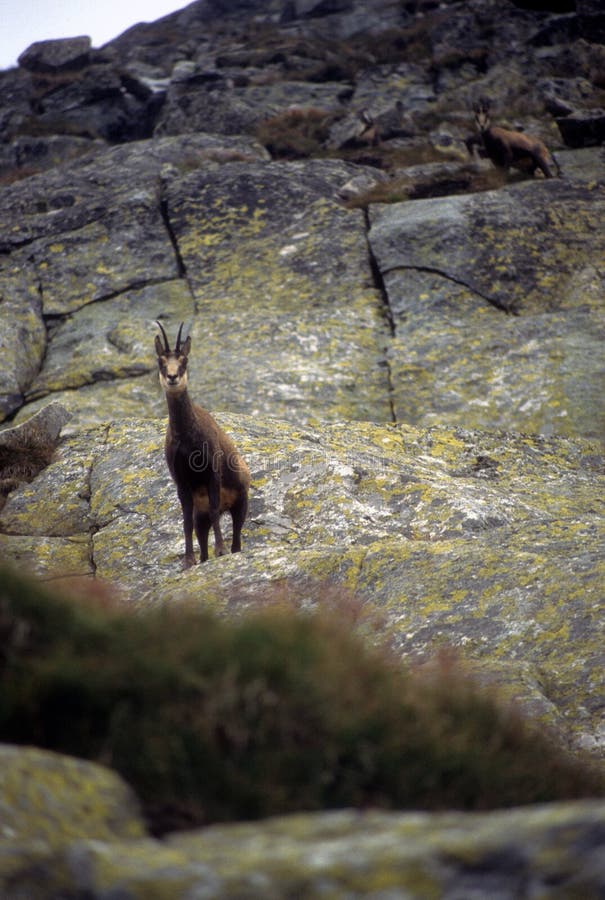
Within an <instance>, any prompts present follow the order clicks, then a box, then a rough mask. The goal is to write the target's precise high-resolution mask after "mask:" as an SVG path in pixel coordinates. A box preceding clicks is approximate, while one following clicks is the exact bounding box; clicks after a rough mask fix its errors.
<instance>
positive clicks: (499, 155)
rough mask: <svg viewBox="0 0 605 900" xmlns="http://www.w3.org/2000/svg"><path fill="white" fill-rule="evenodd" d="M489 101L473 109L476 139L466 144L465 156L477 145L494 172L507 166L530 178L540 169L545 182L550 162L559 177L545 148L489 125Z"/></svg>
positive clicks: (542, 145) (554, 160)
mask: <svg viewBox="0 0 605 900" xmlns="http://www.w3.org/2000/svg"><path fill="white" fill-rule="evenodd" d="M489 108H490V101H489V100H488V99H487V98H486V97H481V99H480V100H479V102H478V103H476V104H475V106H474V113H475V122H476V123H477V127H478V128H479V137H471V138H468V139H467V141H466V146H467V148H468V150H469V153H471V155H472V152H473V146H474V145H475V144H479V146H480V147H482V148H483V150H484V151H485V155H486V156H488V157H489V159H490V160H491V161H492V162H493V164H494V165H495V166H498V168H501V169H504V170H507V169H508V168H510V166H513V167H514V168H515V169H520V170H521V171H522V172H529V173H530V174H531V175H533V174H534V173H535V171H536V169H540V170H541V171H542V172H543V174H544V177H545V178H552V177H553V174H552V172H551V168H550V159H551V158H552V161H553V162H554V164H555V166H556V168H557V175H560V174H561V170H560V168H559V164H558V162H557V161H556V159H555V158H554V156H552V154H549V152H548V150H547V149H546V147H545V145H544V144H543V143H542V141H541V140H539V139H538V138H534V137H530V136H529V135H527V134H522V133H521V132H520V131H509V130H508V129H506V128H499V127H498V126H497V125H492V124H491V121H490V112H489Z"/></svg>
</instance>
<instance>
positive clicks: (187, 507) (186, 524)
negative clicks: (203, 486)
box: [178, 490, 195, 569]
mask: <svg viewBox="0 0 605 900" xmlns="http://www.w3.org/2000/svg"><path fill="white" fill-rule="evenodd" d="M178 495H179V500H180V501H181V509H182V510H183V533H184V535H185V568H186V569H189V568H190V567H191V566H194V565H195V555H194V553H193V497H192V496H191V493H190V492H189V491H186V490H179V491H178Z"/></svg>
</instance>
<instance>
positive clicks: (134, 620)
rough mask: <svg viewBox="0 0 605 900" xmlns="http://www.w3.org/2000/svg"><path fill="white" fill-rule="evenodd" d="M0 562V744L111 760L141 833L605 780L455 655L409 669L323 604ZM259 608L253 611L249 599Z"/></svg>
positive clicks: (462, 803) (542, 794) (430, 803)
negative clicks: (64, 585) (245, 606)
mask: <svg viewBox="0 0 605 900" xmlns="http://www.w3.org/2000/svg"><path fill="white" fill-rule="evenodd" d="M70 593H71V595H70V596H67V595H66V592H65V591H62V592H61V593H59V592H58V591H56V592H51V591H50V590H48V589H47V588H45V587H43V586H42V585H40V584H38V583H36V582H34V581H31V580H29V579H26V578H24V577H22V576H21V575H20V574H17V573H15V572H13V571H10V570H7V569H2V570H0V679H1V684H2V691H1V692H0V740H2V741H5V742H14V743H24V744H35V745H37V746H39V747H44V748H49V749H52V750H55V751H60V752H63V753H68V754H72V755H75V756H80V757H84V758H87V759H91V760H95V761H98V762H101V763H104V764H106V765H108V766H112V767H113V768H114V769H116V770H117V771H118V772H120V773H121V774H122V776H123V777H124V778H125V779H126V780H127V781H128V782H129V783H130V784H131V785H132V786H133V787H134V789H135V790H136V791H137V793H138V795H139V797H140V799H141V801H142V803H143V807H144V809H145V811H146V814H147V818H148V821H149V825H150V828H151V830H152V831H153V832H154V833H157V834H160V833H163V832H165V831H167V830H173V829H177V828H182V827H192V826H195V825H200V824H204V823H208V822H214V821H227V820H236V819H240V820H241V819H250V818H258V817H263V816H267V815H273V814H279V813H286V812H291V811H297V810H319V809H326V808H335V807H371V806H375V807H382V808H391V809H404V808H422V809H450V808H460V809H487V808H492V807H499V806H510V805H517V804H526V803H535V802H542V801H549V800H555V799H563V798H574V797H583V796H593V795H597V794H602V793H603V790H604V783H603V779H602V777H601V776H600V775H599V774H597V772H596V771H595V770H594V769H592V768H591V766H590V765H589V764H588V763H587V762H586V761H583V760H580V759H578V758H577V757H571V756H569V755H567V754H566V753H565V752H563V751H562V750H561V749H560V748H558V747H557V746H556V745H555V744H554V743H552V742H551V741H550V740H549V739H548V738H547V737H546V736H545V735H544V734H543V733H541V732H538V731H537V730H535V729H533V728H532V727H531V726H530V725H529V724H527V723H526V722H525V721H524V720H523V719H522V718H521V717H520V715H519V714H518V712H516V711H515V710H514V709H513V708H511V707H510V706H505V705H500V704H499V703H497V702H496V700H495V699H494V698H493V697H492V696H490V695H489V694H487V693H485V692H484V691H483V690H481V689H480V688H479V687H478V686H477V685H476V684H474V683H473V682H472V681H470V680H468V679H465V678H464V677H463V676H462V675H461V674H459V673H458V672H457V668H456V665H453V666H452V665H449V664H447V665H445V667H444V666H441V667H440V666H436V667H432V669H431V672H432V674H430V675H426V674H425V675H420V674H419V673H415V674H413V673H410V672H409V671H406V670H405V669H404V668H403V667H402V666H401V663H400V661H398V660H397V659H396V658H395V657H394V656H393V655H392V654H391V653H390V652H389V650H388V649H387V648H386V647H385V646H378V647H377V646H375V645H373V643H372V641H370V640H368V639H367V632H368V628H367V623H366V624H365V625H364V623H361V627H362V630H364V629H365V631H366V639H363V638H362V637H361V636H360V635H359V634H357V633H356V632H355V628H354V627H353V624H352V620H353V618H354V617H353V616H351V615H346V614H343V610H342V609H340V610H338V609H335V604H334V603H333V600H332V599H330V600H329V602H328V604H327V605H328V606H330V607H331V611H328V612H307V613H302V612H297V611H296V610H293V609H291V608H286V606H285V605H284V604H281V605H280V604H278V603H271V602H269V603H264V604H263V603H262V602H259V609H258V610H257V611H253V612H247V613H246V614H244V615H242V616H241V617H240V618H232V619H221V618H218V617H215V616H213V615H211V614H209V613H208V612H205V611H204V610H203V608H202V606H203V598H202V597H201V598H200V608H192V606H190V605H188V606H184V605H182V604H178V603H174V604H170V603H165V604H164V605H162V606H161V607H159V608H153V609H150V610H148V611H142V610H140V609H138V610H135V609H129V608H126V607H125V605H124V604H123V603H119V602H114V601H112V599H111V596H110V595H109V594H108V595H107V596H105V595H104V593H103V592H102V591H101V592H100V599H99V596H98V595H99V590H98V588H97V590H96V594H97V597H96V599H95V600H89V599H86V598H85V595H84V593H82V594H78V592H77V591H76V592H73V591H72V592H70ZM326 593H327V595H329V594H330V591H329V589H326ZM260 607H262V608H260Z"/></svg>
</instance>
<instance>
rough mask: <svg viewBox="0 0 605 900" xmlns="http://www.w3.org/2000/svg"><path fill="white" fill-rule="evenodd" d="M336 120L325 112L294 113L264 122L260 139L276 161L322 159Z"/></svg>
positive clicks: (313, 110)
mask: <svg viewBox="0 0 605 900" xmlns="http://www.w3.org/2000/svg"><path fill="white" fill-rule="evenodd" d="M332 120H333V115H332V113H329V112H326V111H325V110H321V109H314V108H313V107H309V108H306V109H290V110H287V111H286V112H283V113H280V114H279V115H276V116H273V117H272V118H270V119H266V120H265V121H264V122H261V124H260V125H259V126H258V128H257V129H256V139H257V140H258V141H259V142H260V143H261V144H263V145H264V146H265V147H266V148H267V150H268V151H269V153H270V154H271V155H272V156H273V157H274V158H275V159H303V158H306V157H309V156H322V155H325V153H324V150H323V146H324V142H325V141H326V140H327V138H328V134H329V129H330V123H331V122H332Z"/></svg>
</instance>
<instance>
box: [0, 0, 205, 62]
mask: <svg viewBox="0 0 605 900" xmlns="http://www.w3.org/2000/svg"><path fill="white" fill-rule="evenodd" d="M189 2H190V0H0V69H8V68H9V67H10V66H15V65H16V64H17V57H18V56H20V54H21V53H22V52H23V51H24V50H25V49H26V48H27V47H29V45H30V44H33V43H34V41H45V40H49V39H50V38H62V37H76V36H77V35H80V34H87V35H88V36H89V37H90V38H91V39H92V45H93V47H100V46H101V45H102V44H106V43H107V41H110V40H111V39H112V38H115V37H117V36H118V35H119V34H122V32H123V31H126V29H127V28H130V26H131V25H135V24H137V23H138V22H154V21H155V20H156V19H160V18H161V17H162V16H165V15H167V13H171V12H174V11H175V10H177V9H182V8H183V7H184V6H188V5H189Z"/></svg>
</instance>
